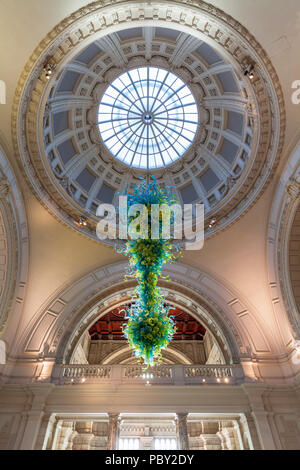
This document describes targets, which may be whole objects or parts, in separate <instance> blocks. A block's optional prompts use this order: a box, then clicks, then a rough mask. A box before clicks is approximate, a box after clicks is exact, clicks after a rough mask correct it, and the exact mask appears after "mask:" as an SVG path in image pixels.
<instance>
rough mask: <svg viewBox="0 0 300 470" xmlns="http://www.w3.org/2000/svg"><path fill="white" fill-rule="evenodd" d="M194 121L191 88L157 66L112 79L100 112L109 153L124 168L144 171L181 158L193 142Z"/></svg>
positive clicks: (195, 118)
mask: <svg viewBox="0 0 300 470" xmlns="http://www.w3.org/2000/svg"><path fill="white" fill-rule="evenodd" d="M198 122H199V116H198V108H197V105H196V102H195V99H194V96H193V94H192V93H191V90H190V89H189V87H188V86H187V85H186V84H185V83H184V82H183V81H182V80H181V79H180V78H179V77H177V76H176V75H174V74H173V73H171V72H168V71H166V70H163V69H159V68H157V67H140V68H138V69H134V70H130V71H129V72H125V73H124V74H122V75H121V76H120V77H118V78H117V79H116V80H114V81H113V83H111V85H110V86H109V87H108V88H107V90H106V92H105V93H104V95H103V97H102V99H101V103H100V105H99V112H98V124H99V130H100V134H101V137H102V140H103V142H104V144H105V146H106V147H107V149H108V150H109V151H110V152H111V153H112V155H113V156H114V157H116V158H118V159H119V160H120V161H122V162H123V163H125V164H127V165H129V166H132V167H136V168H143V169H146V170H147V169H149V170H150V169H155V168H161V167H164V166H167V165H169V164H171V163H173V162H175V161H176V160H178V159H179V158H181V157H182V156H183V154H184V153H185V152H186V151H187V150H188V149H189V147H190V146H191V145H192V143H193V140H194V138H195V135H196V132H197V129H198Z"/></svg>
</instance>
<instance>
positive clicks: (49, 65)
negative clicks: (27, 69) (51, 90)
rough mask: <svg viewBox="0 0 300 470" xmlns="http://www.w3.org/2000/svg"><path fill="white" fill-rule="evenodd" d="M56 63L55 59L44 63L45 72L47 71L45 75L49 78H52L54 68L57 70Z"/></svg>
mask: <svg viewBox="0 0 300 470" xmlns="http://www.w3.org/2000/svg"><path fill="white" fill-rule="evenodd" d="M55 67H56V64H55V63H54V62H53V61H51V60H50V61H48V62H47V64H45V65H44V72H45V77H46V79H47V80H50V78H51V76H52V74H53V72H54V70H55Z"/></svg>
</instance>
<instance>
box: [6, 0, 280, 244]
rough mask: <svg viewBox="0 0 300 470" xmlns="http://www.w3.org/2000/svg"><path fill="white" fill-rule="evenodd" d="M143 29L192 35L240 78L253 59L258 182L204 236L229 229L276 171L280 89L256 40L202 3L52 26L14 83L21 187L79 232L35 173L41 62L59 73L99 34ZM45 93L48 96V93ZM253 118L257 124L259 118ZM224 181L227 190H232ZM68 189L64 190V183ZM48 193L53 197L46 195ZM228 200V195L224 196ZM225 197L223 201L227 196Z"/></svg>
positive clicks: (95, 15)
mask: <svg viewBox="0 0 300 470" xmlns="http://www.w3.org/2000/svg"><path fill="white" fill-rule="evenodd" d="M129 21H130V22H131V25H134V24H136V25H138V24H139V25H143V24H144V25H147V24H149V23H151V24H153V21H157V22H161V25H162V24H163V23H162V22H164V24H165V25H166V26H169V27H176V28H179V29H180V28H181V29H182V30H185V31H186V32H188V31H190V34H191V35H197V36H198V37H201V38H203V39H204V38H205V40H206V41H207V42H208V43H209V44H213V45H214V47H216V48H217V49H218V50H220V51H222V54H223V55H224V56H225V57H227V59H228V60H230V61H231V63H233V64H234V67H235V68H236V69H237V70H238V69H239V67H240V65H239V64H242V63H243V61H244V60H245V58H248V57H251V58H252V59H253V61H254V62H255V63H256V64H257V77H256V80H254V82H253V89H251V88H250V86H249V88H248V91H249V93H250V94H251V93H252V91H253V92H254V95H255V99H256V103H257V107H258V116H259V120H260V126H261V127H260V129H259V132H258V134H259V140H258V141H257V142H256V146H257V155H256V163H255V171H256V172H257V177H256V178H253V179H249V180H245V179H241V180H240V182H239V183H238V184H237V185H236V189H237V190H238V192H239V197H238V198H237V199H235V200H233V199H231V200H230V198H229V196H228V203H227V205H226V206H225V207H224V208H223V210H222V211H221V212H220V214H219V217H218V224H217V225H216V226H214V227H213V228H212V229H210V230H209V231H208V233H207V235H212V234H214V233H215V232H216V231H218V230H220V229H222V228H225V227H227V226H229V225H230V224H231V223H233V222H234V221H235V220H237V219H238V218H239V217H240V216H241V215H242V214H243V213H244V212H245V211H247V210H248V209H249V208H250V207H251V206H252V205H253V204H254V203H255V201H256V200H257V198H258V197H259V196H260V195H261V194H262V192H263V190H264V189H265V188H266V184H267V183H268V182H269V181H270V179H271V178H272V176H273V173H274V170H275V168H276V166H277V164H278V161H279V158H280V155H281V152H282V147H283V142H284V133H285V109H284V99H283V93H282V90H281V86H280V83H279V80H278V76H277V74H276V71H275V69H274V67H273V65H272V63H271V61H270V59H269V57H268V56H267V54H266V52H265V51H264V50H263V48H262V47H261V45H260V44H258V42H257V41H256V40H255V38H254V37H253V36H252V35H251V34H250V33H249V31H247V30H246V29H245V28H244V27H243V26H242V25H241V24H240V23H238V22H237V21H236V20H234V19H233V18H232V17H230V16H228V15H227V14H226V13H224V12H222V11H221V10H219V9H217V8H215V7H213V6H212V5H209V4H207V3H205V2H202V1H187V0H186V1H184V0H180V1H168V2H164V1H158V2H151V3H149V2H146V1H144V2H135V1H132V2H128V1H99V2H94V3H92V4H90V5H88V6H86V7H84V8H81V9H80V10H78V11H77V12H75V13H73V14H72V15H70V16H69V17H68V18H66V19H65V20H63V21H62V22H61V23H60V24H59V25H57V26H56V27H55V28H54V29H53V30H52V31H51V32H50V33H49V34H48V35H47V36H46V37H45V38H44V39H43V40H42V41H41V43H40V44H39V46H38V47H37V48H36V49H35V51H34V53H33V54H32V56H31V57H30V59H29V61H28V62H27V64H26V66H25V68H24V70H23V72H22V74H21V77H20V79H19V82H18V85H17V89H16V93H15V98H14V104H13V111H12V135H13V141H14V149H15V154H16V156H17V158H18V160H19V162H20V158H21V160H22V169H23V172H24V175H25V176H26V178H27V180H28V181H30V184H31V186H32V187H33V188H34V191H35V193H36V195H37V196H38V198H39V199H40V201H41V203H42V204H43V205H44V206H45V207H46V208H47V209H49V210H50V211H51V212H52V213H53V214H54V215H55V216H56V217H57V218H58V220H63V221H64V222H65V223H67V224H68V225H69V226H70V227H71V228H73V229H75V230H78V227H77V226H76V225H75V224H74V217H77V215H78V214H80V213H82V211H80V208H78V209H77V210H75V209H74V208H73V209H70V204H69V203H68V202H67V200H66V199H63V198H61V199H60V200H59V199H57V200H55V199H54V198H53V196H52V195H51V194H50V192H49V191H48V190H47V187H46V186H47V183H42V182H41V180H40V177H39V174H38V173H37V168H36V167H35V165H33V157H34V158H37V159H38V158H39V155H40V152H41V149H40V148H39V147H38V146H36V142H35V137H34V136H35V135H36V133H37V132H39V129H38V125H39V123H37V122H36V114H37V113H38V112H39V110H40V109H41V107H42V108H43V107H44V106H45V104H46V101H47V93H49V88H47V87H46V88H45V79H44V78H43V76H42V70H43V66H44V63H45V60H46V59H47V57H49V56H51V57H53V60H54V61H55V63H56V68H57V70H58V71H59V70H61V69H62V68H63V67H64V65H65V64H66V63H67V61H68V60H69V59H70V58H71V57H74V56H75V55H76V53H78V52H79V51H80V49H82V48H83V47H85V46H87V45H88V44H89V43H90V42H92V41H93V40H94V39H96V38H98V37H100V36H101V34H103V32H107V34H108V33H110V32H111V31H116V30H117V29H118V28H122V27H123V26H124V27H125V26H126V25H128V22H129ZM47 90H48V91H47ZM253 104H255V101H253ZM258 116H257V117H258ZM232 183H233V182H232V181H231V180H230V181H228V189H230V185H232ZM65 184H66V185H68V182H65ZM51 193H52V190H51ZM229 193H230V191H229ZM229 193H228V194H229ZM82 233H84V234H85V235H88V236H90V237H92V238H94V237H95V233H94V228H93V227H91V228H89V227H88V228H83V229H82Z"/></svg>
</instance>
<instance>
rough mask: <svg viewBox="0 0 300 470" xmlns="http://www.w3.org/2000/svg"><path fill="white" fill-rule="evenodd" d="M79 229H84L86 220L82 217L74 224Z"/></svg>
mask: <svg viewBox="0 0 300 470" xmlns="http://www.w3.org/2000/svg"><path fill="white" fill-rule="evenodd" d="M75 223H76V224H77V225H78V226H79V227H86V226H87V220H86V219H85V218H84V217H80V218H79V220H78V221H77V222H75Z"/></svg>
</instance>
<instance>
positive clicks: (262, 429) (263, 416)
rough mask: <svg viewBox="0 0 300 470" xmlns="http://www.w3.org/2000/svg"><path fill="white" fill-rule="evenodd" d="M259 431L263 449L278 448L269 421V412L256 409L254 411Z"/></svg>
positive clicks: (253, 414)
mask: <svg viewBox="0 0 300 470" xmlns="http://www.w3.org/2000/svg"><path fill="white" fill-rule="evenodd" d="M252 416H253V418H254V421H255V424H256V429H257V433H258V436H259V440H260V443H261V447H262V449H263V450H276V445H275V443H274V439H273V436H272V431H271V428H270V425H269V421H268V413H267V412H266V411H262V410H260V409H259V410H256V409H254V410H253V411H252Z"/></svg>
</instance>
